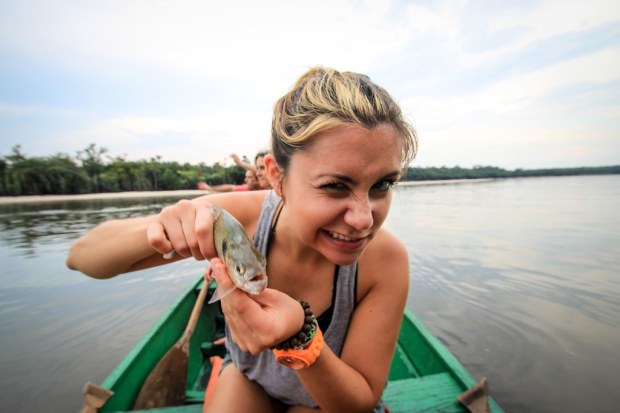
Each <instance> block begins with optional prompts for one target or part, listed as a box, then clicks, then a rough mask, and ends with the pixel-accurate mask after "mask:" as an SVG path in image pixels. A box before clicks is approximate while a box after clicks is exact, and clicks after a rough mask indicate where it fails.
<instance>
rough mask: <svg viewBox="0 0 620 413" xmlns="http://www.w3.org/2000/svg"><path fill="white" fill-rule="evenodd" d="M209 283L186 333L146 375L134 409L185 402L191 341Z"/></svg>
mask: <svg viewBox="0 0 620 413" xmlns="http://www.w3.org/2000/svg"><path fill="white" fill-rule="evenodd" d="M207 284H208V283H207V282H205V283H204V284H203V285H202V289H201V290H200V294H199V295H198V298H197V299H196V304H195V305H194V309H193V310H192V315H191V316H190V318H189V322H188V323H187V327H186V328H185V333H183V336H181V338H180V339H179V340H178V341H177V342H176V343H175V345H174V346H172V348H171V349H170V350H168V352H167V353H166V354H165V355H164V357H163V358H162V359H161V360H160V361H159V363H157V365H156V366H155V368H154V369H153V371H151V374H149V376H148V377H147V378H146V381H145V382H144V384H143V385H142V389H141V390H140V393H139V394H138V398H137V399H136V402H135V404H134V406H133V408H134V410H139V409H155V408H158V407H165V406H179V405H181V404H183V403H184V402H185V386H186V385H187V364H188V353H189V340H190V339H191V337H192V334H193V332H194V327H196V322H197V321H198V317H199V316H200V311H201V310H202V304H203V303H204V301H205V297H206V295H207Z"/></svg>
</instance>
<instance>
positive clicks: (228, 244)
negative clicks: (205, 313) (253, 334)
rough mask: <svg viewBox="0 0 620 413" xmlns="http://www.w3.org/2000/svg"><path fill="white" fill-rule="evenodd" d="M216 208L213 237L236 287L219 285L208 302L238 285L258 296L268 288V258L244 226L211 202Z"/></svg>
mask: <svg viewBox="0 0 620 413" xmlns="http://www.w3.org/2000/svg"><path fill="white" fill-rule="evenodd" d="M210 208H211V209H212V210H213V218H214V222H213V238H214V243H215V250H216V252H217V256H218V257H220V258H221V259H222V260H224V262H225V263H226V268H227V270H228V275H229V276H230V279H231V280H232V282H233V284H234V287H233V288H231V289H229V290H224V291H223V290H222V289H221V287H218V288H217V290H215V293H214V294H213V296H212V297H211V299H210V300H209V304H211V303H214V302H216V301H219V300H221V299H222V298H224V297H225V296H227V295H228V294H230V293H231V292H233V290H234V289H235V288H239V289H241V290H243V291H245V292H247V293H248V294H252V295H258V294H260V293H261V292H263V290H264V289H265V288H266V287H267V270H266V267H267V261H266V260H265V257H264V256H263V255H262V254H261V253H260V252H258V250H257V249H256V247H254V244H253V243H252V241H251V240H250V239H249V238H248V236H247V234H246V233H245V231H244V230H243V227H242V226H241V224H240V223H239V221H237V220H236V219H235V218H234V217H233V216H232V215H230V214H229V213H228V212H226V211H225V210H223V209H222V208H220V207H218V206H216V205H211V206H210Z"/></svg>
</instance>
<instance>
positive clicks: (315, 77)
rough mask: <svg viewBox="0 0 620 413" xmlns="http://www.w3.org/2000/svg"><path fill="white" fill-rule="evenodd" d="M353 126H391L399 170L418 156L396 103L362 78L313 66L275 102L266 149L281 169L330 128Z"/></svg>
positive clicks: (411, 130) (413, 136)
mask: <svg viewBox="0 0 620 413" xmlns="http://www.w3.org/2000/svg"><path fill="white" fill-rule="evenodd" d="M345 123H355V124H359V125H362V126H364V127H366V128H368V129H371V128H374V127H376V126H378V125H380V124H385V123H387V124H391V125H393V126H394V127H395V128H396V130H397V131H398V133H399V134H400V136H401V138H402V164H401V165H402V167H403V169H404V168H406V167H407V165H409V163H410V162H411V161H413V159H414V158H415V155H416V152H417V136H416V133H415V130H414V128H413V126H411V124H410V123H409V122H408V121H407V120H406V119H405V118H404V116H403V114H402V111H401V109H400V107H399V106H398V104H397V103H396V102H395V101H394V100H393V99H392V97H391V96H390V95H389V94H388V93H387V91H385V89H383V88H382V87H380V86H378V85H376V84H374V83H373V82H372V81H371V80H370V78H369V77H368V76H366V75H363V74H359V73H353V72H338V71H336V70H334V69H330V68H324V67H320V66H317V67H313V68H311V69H310V70H308V71H307V72H306V73H305V74H303V75H302V76H301V77H300V78H299V79H298V80H297V82H296V83H295V84H294V85H293V87H292V88H291V89H290V90H289V92H288V93H287V94H286V95H284V96H282V97H281V98H280V99H279V100H278V101H277V102H276V104H275V106H274V110H273V122H272V127H271V149H272V153H273V155H274V157H275V158H276V161H277V162H278V164H279V165H280V167H282V168H283V169H284V170H286V169H287V168H288V165H289V162H290V158H291V156H292V155H293V153H294V152H296V151H299V150H303V148H304V147H307V146H308V145H309V144H310V138H312V137H313V136H315V135H317V134H318V133H320V132H323V131H325V130H327V129H329V128H332V127H335V126H338V125H342V124H345Z"/></svg>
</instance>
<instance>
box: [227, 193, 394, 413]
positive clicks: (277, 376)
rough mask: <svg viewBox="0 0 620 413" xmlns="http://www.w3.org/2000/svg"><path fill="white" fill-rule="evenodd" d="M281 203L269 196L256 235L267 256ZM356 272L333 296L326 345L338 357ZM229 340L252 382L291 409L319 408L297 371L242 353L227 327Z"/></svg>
mask: <svg viewBox="0 0 620 413" xmlns="http://www.w3.org/2000/svg"><path fill="white" fill-rule="evenodd" d="M279 202H280V198H279V197H278V196H277V195H276V194H275V193H274V192H273V191H270V192H269V193H268V194H267V196H266V197H265V201H264V202H263V208H262V211H261V215H260V217H259V220H258V226H257V228H256V233H255V234H254V244H255V245H256V247H257V248H258V250H259V251H260V252H261V253H262V254H263V255H265V256H266V255H267V245H268V241H269V236H270V235H271V234H270V231H271V222H272V220H273V217H274V213H275V211H276V208H277V206H278V204H279ZM356 271H357V263H354V264H351V265H347V266H341V267H340V269H339V272H338V277H337V281H336V290H335V291H334V292H333V294H335V296H334V297H332V298H333V299H332V302H333V308H332V310H333V313H332V318H331V322H330V323H329V327H328V328H327V331H324V332H323V336H324V340H325V343H326V344H327V345H328V346H329V348H330V349H331V350H332V351H333V352H334V353H335V354H336V355H337V356H340V354H341V352H342V346H343V343H344V339H345V336H346V334H347V330H348V328H349V321H350V319H351V314H352V313H353V308H354V306H355V284H356V279H355V278H356ZM226 337H227V342H226V346H227V348H228V352H229V354H230V357H231V358H232V361H233V363H234V364H235V366H236V367H237V369H238V370H239V371H240V372H242V373H243V374H244V375H245V376H246V377H247V378H249V379H250V380H254V381H256V382H257V383H258V384H260V385H261V387H262V388H263V389H264V390H265V391H266V392H267V394H269V395H270V396H271V397H273V398H275V399H277V400H280V401H281V402H283V403H286V404H288V405H295V404H302V405H305V406H308V407H316V406H317V404H316V403H315V402H314V400H313V399H312V397H311V396H310V394H308V392H307V391H306V389H305V388H304V386H303V385H302V384H301V382H300V381H299V379H298V378H297V375H296V374H295V370H293V369H290V368H288V367H285V366H283V365H282V364H280V363H278V362H276V361H275V358H274V356H273V353H272V351H271V350H265V351H263V352H262V353H260V354H259V355H257V356H252V355H251V354H250V353H246V352H244V351H241V350H240V349H239V347H237V345H236V344H235V343H233V342H232V340H231V339H230V334H229V331H228V326H227V327H226ZM375 411H383V409H381V410H377V409H375Z"/></svg>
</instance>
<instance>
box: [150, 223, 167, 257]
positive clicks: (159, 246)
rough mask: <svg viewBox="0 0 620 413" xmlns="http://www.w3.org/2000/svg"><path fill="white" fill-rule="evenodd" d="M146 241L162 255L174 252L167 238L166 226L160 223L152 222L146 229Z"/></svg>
mask: <svg viewBox="0 0 620 413" xmlns="http://www.w3.org/2000/svg"><path fill="white" fill-rule="evenodd" d="M146 240H147V242H148V243H149V245H150V246H151V247H152V248H153V249H154V250H155V251H157V252H158V253H160V254H166V253H168V252H170V251H171V250H172V244H171V243H170V241H168V238H167V237H166V232H165V231H164V226H163V225H162V224H161V222H159V221H152V222H151V223H149V225H148V226H147V227H146Z"/></svg>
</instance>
